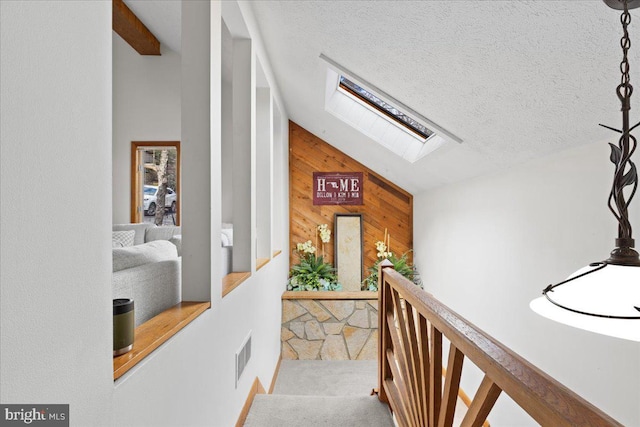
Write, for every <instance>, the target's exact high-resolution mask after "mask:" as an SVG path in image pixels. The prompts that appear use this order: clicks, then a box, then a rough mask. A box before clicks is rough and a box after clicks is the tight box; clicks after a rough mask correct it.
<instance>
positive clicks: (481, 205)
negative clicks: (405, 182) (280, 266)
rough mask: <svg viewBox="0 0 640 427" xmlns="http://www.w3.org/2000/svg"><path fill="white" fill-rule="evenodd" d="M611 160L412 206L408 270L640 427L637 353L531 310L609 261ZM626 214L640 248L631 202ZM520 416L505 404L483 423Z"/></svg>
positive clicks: (468, 184)
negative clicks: (560, 285)
mask: <svg viewBox="0 0 640 427" xmlns="http://www.w3.org/2000/svg"><path fill="white" fill-rule="evenodd" d="M608 158H609V149H608V146H607V144H606V143H600V144H590V145H587V146H584V147H581V148H577V149H572V150H569V151H565V152H562V153H560V154H556V155H553V156H550V157H548V158H545V159H541V160H537V161H533V162H530V163H527V164H525V165H522V166H520V167H518V168H515V169H512V170H510V171H506V172H502V173H498V174H496V175H493V176H488V177H482V178H477V179H473V180H469V181H465V182H462V183H459V184H455V185H450V186H446V187H442V188H439V189H437V190H433V191H430V192H427V193H425V194H421V195H419V196H417V197H415V199H414V202H415V204H414V206H415V211H414V233H415V236H414V242H415V256H416V265H417V266H418V269H419V271H420V273H421V275H422V278H423V280H424V284H425V289H426V290H427V291H428V292H430V293H432V294H433V295H434V296H435V297H436V298H438V299H440V300H441V301H443V302H444V303H445V304H447V305H449V306H450V307H451V308H452V309H454V310H455V311H457V312H458V313H460V314H461V315H462V316H464V317H466V318H467V319H468V320H470V321H471V322H472V323H474V324H475V325H477V326H478V327H480V328H481V329H483V330H485V331H486V332H488V333H489V334H490V335H492V336H494V337H496V338H497V339H498V340H499V341H501V342H503V343H504V344H506V345H507V346H509V347H510V348H511V349H513V350H514V351H516V352H517V353H519V354H520V355H522V356H523V357H524V358H526V359H528V360H529V361H531V362H532V363H533V364H535V365H537V366H538V367H540V368H541V369H542V370H543V371H545V372H547V373H549V374H550V375H552V376H553V377H555V378H556V379H557V380H559V381H560V382H561V383H563V384H565V385H566V386H567V387H569V388H570V389H572V390H574V391H575V392H576V393H578V394H579V395H581V396H582V397H584V398H585V399H587V400H588V401H590V402H592V403H593V404H594V405H596V406H597V407H599V408H601V409H602V410H603V411H605V412H606V413H608V414H610V415H611V416H613V417H614V418H616V419H617V420H618V421H620V422H621V423H622V424H624V425H640V409H639V408H640V406H639V405H638V402H640V389H639V388H638V383H639V382H640V344H638V343H633V342H629V341H624V340H620V339H614V338H607V337H603V336H599V335H596V334H593V333H589V332H585V331H582V330H578V329H574V328H570V327H568V326H564V325H560V324H557V323H555V322H552V321H550V320H547V319H545V318H542V317H540V316H538V315H536V314H534V313H533V312H532V311H531V310H530V309H529V302H530V301H531V300H532V299H533V298H534V297H537V296H538V295H540V293H541V291H542V289H543V288H544V287H546V286H547V285H548V284H550V283H557V282H558V281H560V280H562V279H563V278H565V277H566V276H568V275H569V274H570V273H572V272H574V271H575V270H577V269H578V268H579V267H582V266H585V265H587V264H588V263H589V262H593V261H599V260H603V259H606V258H607V257H608V255H609V251H610V250H611V249H613V246H614V241H613V240H614V238H615V237H616V235H617V223H616V222H615V220H614V219H613V216H612V215H611V214H610V212H609V210H608V209H607V207H606V199H607V197H608V192H609V189H610V184H611V180H612V177H613V165H612V164H611V163H609V160H608ZM631 208H632V212H631V213H632V218H631V221H632V224H633V225H635V227H636V230H638V231H636V238H638V237H639V236H638V232H639V231H640V208H639V207H638V200H636V203H635V206H634V205H632V207H631ZM463 376H464V374H463ZM478 382H479V381H477V378H476V379H472V380H470V381H468V382H467V383H466V384H465V383H463V387H466V388H467V389H472V388H473V384H476V383H478ZM468 391H469V390H468ZM471 391H472V390H471ZM521 415H522V414H521V413H519V410H516V409H514V408H513V402H511V403H509V402H508V399H505V398H504V397H501V398H500V399H499V401H498V406H497V407H496V410H495V412H494V413H493V414H492V416H491V417H490V421H492V425H495V426H516V425H518V426H519V425H526V421H524V420H523V418H522V417H521Z"/></svg>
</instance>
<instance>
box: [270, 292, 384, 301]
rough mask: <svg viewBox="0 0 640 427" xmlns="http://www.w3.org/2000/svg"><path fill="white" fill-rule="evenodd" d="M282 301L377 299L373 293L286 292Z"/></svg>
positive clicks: (376, 295)
mask: <svg viewBox="0 0 640 427" xmlns="http://www.w3.org/2000/svg"><path fill="white" fill-rule="evenodd" d="M282 299H321V300H342V299H358V300H359V299H378V292H373V291H356V292H343V291H286V292H285V293H283V294H282Z"/></svg>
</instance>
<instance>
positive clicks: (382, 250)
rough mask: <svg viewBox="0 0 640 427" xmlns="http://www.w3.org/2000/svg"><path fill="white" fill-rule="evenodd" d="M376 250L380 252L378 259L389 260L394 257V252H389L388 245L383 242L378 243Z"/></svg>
mask: <svg viewBox="0 0 640 427" xmlns="http://www.w3.org/2000/svg"><path fill="white" fill-rule="evenodd" d="M376 250H377V251H378V253H377V255H378V258H389V257H392V256H393V252H388V251H387V245H385V243H384V242H383V241H382V240H378V241H377V242H376Z"/></svg>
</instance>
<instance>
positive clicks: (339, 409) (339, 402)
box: [244, 360, 394, 427]
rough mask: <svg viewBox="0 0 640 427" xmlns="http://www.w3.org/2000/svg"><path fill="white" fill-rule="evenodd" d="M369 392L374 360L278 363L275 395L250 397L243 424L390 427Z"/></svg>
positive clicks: (386, 414)
mask: <svg viewBox="0 0 640 427" xmlns="http://www.w3.org/2000/svg"><path fill="white" fill-rule="evenodd" d="M374 387H377V364H376V362H375V361H373V362H372V361H355V360H345V361H326V360H308V361H307V360H283V361H282V364H281V366H280V372H279V374H278V378H277V380H276V384H275V387H274V391H273V393H274V394H271V395H264V394H263V395H257V396H256V397H255V399H254V400H253V404H252V405H251V410H250V411H249V415H248V416H247V419H246V421H245V424H244V425H245V427H316V426H326V427H333V426H336V427H338V426H339V427H358V426H363V427H365V426H366V427H393V426H394V423H393V420H392V419H391V414H390V412H389V409H388V408H387V406H386V405H384V404H382V403H380V401H378V398H377V396H370V395H369V394H370V392H371V389H372V388H374Z"/></svg>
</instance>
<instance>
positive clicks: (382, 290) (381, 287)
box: [378, 259, 393, 403]
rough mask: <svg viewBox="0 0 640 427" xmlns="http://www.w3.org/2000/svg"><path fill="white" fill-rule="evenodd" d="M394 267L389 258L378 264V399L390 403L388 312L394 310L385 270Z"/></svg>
mask: <svg viewBox="0 0 640 427" xmlns="http://www.w3.org/2000/svg"><path fill="white" fill-rule="evenodd" d="M387 268H393V263H392V262H391V261H389V260H388V259H385V260H383V261H382V262H380V264H378V399H380V400H381V401H382V402H385V403H389V399H388V398H387V393H386V392H385V390H384V382H385V380H387V379H390V378H391V367H390V366H389V361H388V360H387V349H391V348H392V347H391V345H392V344H391V335H389V327H388V326H387V313H388V312H389V309H391V310H393V306H392V305H391V288H390V287H389V286H385V280H384V270H385V269H387Z"/></svg>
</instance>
